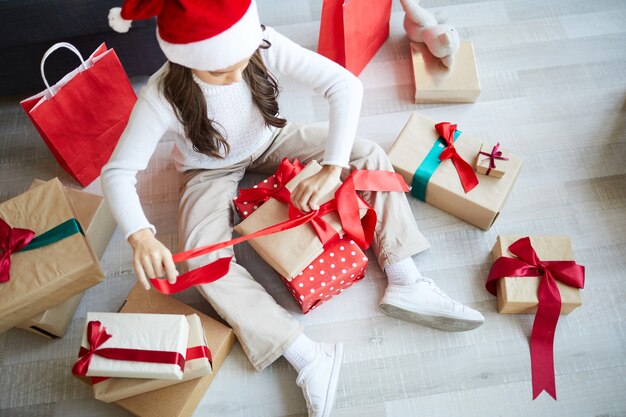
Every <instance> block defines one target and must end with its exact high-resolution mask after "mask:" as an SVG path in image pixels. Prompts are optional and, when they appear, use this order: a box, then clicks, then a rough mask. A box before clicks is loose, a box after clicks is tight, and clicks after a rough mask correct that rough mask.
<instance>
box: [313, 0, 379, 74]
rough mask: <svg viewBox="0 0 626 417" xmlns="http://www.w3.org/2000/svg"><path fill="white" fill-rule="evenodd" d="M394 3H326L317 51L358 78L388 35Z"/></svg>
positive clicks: (354, 0)
mask: <svg viewBox="0 0 626 417" xmlns="http://www.w3.org/2000/svg"><path fill="white" fill-rule="evenodd" d="M390 17H391V0H324V3H323V4H322V21H321V24H320V38H319V43H318V46H317V52H318V53H319V54H321V55H324V56H325V57H327V58H329V59H332V60H333V61H335V62H336V63H338V64H340V65H342V66H343V67H345V68H346V69H347V70H349V71H350V72H352V73H353V74H354V75H359V74H360V73H361V71H362V70H363V68H365V65H367V63H368V62H369V61H370V59H372V57H373V56H374V55H375V54H376V51H378V49H379V48H380V47H381V46H382V44H383V43H384V42H385V40H386V39H387V37H388V36H389V18H390Z"/></svg>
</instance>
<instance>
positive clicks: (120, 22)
mask: <svg viewBox="0 0 626 417" xmlns="http://www.w3.org/2000/svg"><path fill="white" fill-rule="evenodd" d="M132 23H133V21H132V20H126V19H124V18H122V8H121V7H113V8H112V9H111V10H109V26H111V28H112V29H113V30H114V31H116V32H119V33H126V32H128V30H129V29H130V26H131V24H132Z"/></svg>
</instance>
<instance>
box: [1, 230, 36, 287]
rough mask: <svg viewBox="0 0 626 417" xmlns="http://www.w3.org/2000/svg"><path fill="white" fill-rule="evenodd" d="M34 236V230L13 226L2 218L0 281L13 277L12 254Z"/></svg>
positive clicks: (6, 280)
mask: <svg viewBox="0 0 626 417" xmlns="http://www.w3.org/2000/svg"><path fill="white" fill-rule="evenodd" d="M34 237H35V232H33V231H32V230H28V229H20V228H17V227H11V226H9V224H8V223H7V222H5V221H4V220H3V219H0V282H8V281H9V280H10V279H11V275H10V274H9V271H10V269H11V254H12V253H14V252H18V251H20V250H21V249H23V248H24V247H25V246H26V245H28V244H29V243H30V241H31V240H33V238H34Z"/></svg>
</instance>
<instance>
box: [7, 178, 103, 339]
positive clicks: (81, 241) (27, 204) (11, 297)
mask: <svg viewBox="0 0 626 417" xmlns="http://www.w3.org/2000/svg"><path fill="white" fill-rule="evenodd" d="M68 255H71V256H68ZM103 280H104V274H103V273H102V270H101V269H100V264H99V262H98V258H97V257H96V255H95V254H94V252H93V250H92V248H91V247H90V245H89V243H88V241H87V238H86V237H85V235H84V230H83V228H82V227H81V225H80V223H79V221H78V220H77V219H76V214H75V212H74V209H73V207H72V206H71V204H70V202H69V201H68V199H67V197H66V195H65V191H64V189H63V186H62V185H61V182H60V181H59V180H58V179H54V180H51V181H48V182H46V183H45V184H43V185H41V186H39V187H36V188H34V189H32V190H29V191H27V192H25V193H23V194H20V195H18V196H17V197H14V198H12V199H10V200H8V201H5V202H4V203H1V204H0V332H3V331H5V330H7V329H9V328H11V327H13V326H16V325H19V324H20V323H22V322H24V321H25V320H28V319H30V318H32V317H35V316H36V315H37V314H39V313H41V312H43V311H45V310H47V309H49V308H51V307H54V306H56V305H58V304H59V303H62V302H64V301H66V300H68V299H70V298H71V297H73V296H75V295H76V294H80V293H82V292H83V291H85V290H86V289H87V288H89V287H92V286H94V285H96V284H98V283H99V282H101V281H103Z"/></svg>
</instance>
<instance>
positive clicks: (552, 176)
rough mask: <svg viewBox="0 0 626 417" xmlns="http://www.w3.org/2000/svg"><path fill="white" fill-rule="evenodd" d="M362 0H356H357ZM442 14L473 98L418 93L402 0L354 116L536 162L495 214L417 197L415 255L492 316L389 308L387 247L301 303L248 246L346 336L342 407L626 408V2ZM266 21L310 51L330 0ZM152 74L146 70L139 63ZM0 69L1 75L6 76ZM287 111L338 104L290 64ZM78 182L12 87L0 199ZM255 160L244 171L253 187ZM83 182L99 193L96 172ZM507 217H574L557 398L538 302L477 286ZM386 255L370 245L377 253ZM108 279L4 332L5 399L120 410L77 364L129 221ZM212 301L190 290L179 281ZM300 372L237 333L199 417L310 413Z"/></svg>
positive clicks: (117, 279) (119, 266)
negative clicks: (582, 271)
mask: <svg viewBox="0 0 626 417" xmlns="http://www.w3.org/2000/svg"><path fill="white" fill-rule="evenodd" d="M353 1H355V0H353ZM423 4H424V5H425V6H427V7H439V8H441V9H444V10H446V11H447V12H448V14H449V15H450V16H451V18H452V21H453V23H454V24H455V25H456V27H457V28H458V30H459V32H460V33H461V35H462V38H463V39H470V40H472V41H473V42H474V48H475V50H476V58H477V62H478V67H479V73H480V77H481V83H482V87H483V92H482V95H481V97H480V99H479V101H478V102H477V103H475V104H469V105H428V106H424V105H421V106H418V105H415V104H413V103H412V101H411V97H412V94H413V87H412V82H411V78H410V62H409V48H408V44H407V39H406V37H405V36H404V35H403V31H402V17H403V14H402V12H401V9H400V7H399V3H398V1H395V0H394V12H393V14H392V20H391V36H390V38H389V39H388V40H387V42H386V43H385V45H384V46H383V48H382V49H381V50H380V51H379V53H378V54H377V55H376V56H375V58H374V59H373V61H372V62H371V63H370V64H369V66H368V67H367V68H366V69H365V70H364V71H363V73H362V75H361V76H360V78H361V80H362V81H363V83H364V85H365V98H364V104H363V110H362V117H361V123H360V127H359V132H360V134H361V135H362V136H364V137H367V138H371V139H374V140H376V141H378V142H379V143H381V144H382V145H383V146H384V147H386V148H388V147H389V145H390V144H391V143H392V142H393V140H394V138H395V137H396V135H397V134H398V133H399V131H400V129H401V128H402V126H403V124H404V122H405V121H406V119H407V117H408V114H409V112H410V111H412V110H419V111H421V112H423V113H425V114H426V115H429V116H431V117H432V118H434V119H437V120H450V121H454V122H456V123H458V124H459V125H460V126H461V128H462V129H463V130H465V131H466V132H472V133H474V134H476V135H482V136H484V137H486V138H488V139H490V140H491V141H494V142H495V141H500V142H501V143H502V144H503V145H504V146H506V147H508V148H511V149H513V150H515V151H516V153H517V154H519V155H521V156H522V157H523V158H524V160H525V166H524V169H523V172H522V174H521V176H520V178H519V181H518V182H517V186H516V187H515V189H514V190H513V192H512V194H511V197H510V199H509V202H508V204H507V206H506V207H505V210H504V211H503V212H502V214H501V216H500V218H499V219H498V221H497V223H496V224H495V225H494V226H493V227H492V229H491V230H490V231H488V232H484V231H481V230H477V229H476V228H474V227H472V226H470V225H468V224H466V223H463V222H461V221H459V220H457V219H456V218H454V217H452V216H450V215H448V214H446V213H444V212H441V211H439V210H437V209H435V208H433V207H430V206H427V205H425V204H423V203H421V202H418V201H416V200H414V199H411V206H412V209H413V212H414V214H415V218H416V220H417V221H418V224H419V225H420V227H421V228H422V230H423V231H424V233H425V234H426V236H427V237H428V238H429V239H430V241H431V243H432V246H433V247H432V249H431V250H429V251H428V252H427V253H425V254H423V255H420V256H418V257H416V258H415V262H416V263H417V265H418V267H419V268H420V269H421V270H422V271H423V272H424V273H425V274H427V275H428V276H430V277H432V278H434V279H435V280H436V282H437V283H438V284H439V285H440V286H441V287H442V288H443V289H444V290H445V291H446V292H447V293H448V294H450V295H451V296H453V297H455V298H457V299H459V300H460V301H462V302H464V303H467V304H469V305H470V306H472V307H474V308H476V309H478V310H480V311H481V312H482V313H483V314H484V315H485V318H486V323H485V325H484V326H482V327H481V328H479V329H478V330H475V331H472V332H468V333H460V334H453V333H445V332H440V331H435V330H431V329H427V328H423V327H419V326H415V325H410V324H407V323H404V322H400V321H397V320H394V319H391V318H388V317H386V316H384V315H383V314H381V312H380V311H379V310H378V309H377V302H378V300H379V298H380V297H381V295H382V293H383V290H384V288H385V279H384V276H383V274H382V272H381V270H380V268H379V267H378V265H376V264H375V262H374V263H372V264H370V266H369V268H368V271H367V275H366V278H365V279H364V280H363V281H362V282H361V283H359V284H357V285H355V286H354V287H352V288H351V289H350V290H348V291H346V292H345V293H344V294H342V295H341V296H340V297H337V298H335V299H333V300H331V301H330V302H328V303H327V304H326V305H324V306H323V307H321V308H319V309H318V310H316V311H314V312H313V313H311V314H308V315H306V316H303V315H301V314H298V312H297V308H296V307H297V306H296V304H295V302H294V301H293V300H292V299H291V296H290V294H289V293H288V292H287V290H286V289H285V288H284V287H283V285H282V283H281V282H280V281H279V280H278V279H277V277H276V275H275V274H274V273H273V272H272V271H271V270H270V269H269V268H268V267H266V266H264V265H263V264H262V263H261V262H260V261H259V259H258V258H257V256H256V255H255V254H254V253H253V251H252V250H251V249H250V247H248V246H245V247H241V248H239V249H238V258H239V259H240V260H241V262H242V263H244V264H245V265H246V266H247V267H249V268H250V269H251V270H252V271H254V275H255V276H256V277H257V278H258V280H259V281H260V282H261V283H262V284H263V285H264V286H265V287H266V288H267V290H268V292H269V293H270V294H272V295H273V296H274V297H275V298H276V300H277V301H278V302H279V303H280V304H281V305H283V306H284V307H285V308H287V309H288V310H289V311H291V312H293V314H294V315H295V317H296V318H297V319H298V320H300V321H301V322H302V323H303V324H304V325H306V333H307V334H308V335H309V336H310V337H312V338H313V339H316V340H326V341H342V342H344V343H345V344H346V354H345V362H344V365H343V369H342V375H341V380H340V383H339V390H338V396H337V404H336V411H335V413H334V414H333V415H334V416H336V417H349V416H350V417H381V416H387V417H409V416H428V417H433V416H435V417H437V416H446V417H448V416H449V417H457V416H463V417H466V416H467V417H470V416H476V417H485V416H507V417H508V416H520V417H521V416H523V417H527V416H626V394H625V393H626V324H625V322H624V319H625V317H626V274H625V272H624V271H626V163H625V160H626V134H625V133H624V131H625V129H626V102H625V96H626V25H624V21H626V2H624V0H591V1H590V0H510V1H509V0H505V1H476V0H439V1H437V2H435V1H433V0H424V1H423ZM259 9H260V14H261V17H262V21H263V22H264V23H266V24H268V25H272V26H274V27H276V28H277V29H278V30H279V31H281V32H282V33H284V34H285V35H287V36H289V37H291V38H292V39H294V40H295V41H296V42H299V43H301V44H303V45H304V46H306V47H308V48H311V49H314V48H315V46H316V43H317V36H318V30H319V18H320V10H321V1H320V0H277V1H269V0H259ZM133 81H134V85H135V86H136V87H137V88H139V87H141V85H142V84H143V83H144V82H145V79H137V80H133ZM3 82H6V80H4V81H3ZM281 83H282V86H283V94H282V98H281V111H282V113H283V115H285V116H287V118H288V119H289V120H291V121H294V122H306V123H317V122H324V121H325V120H327V118H328V117H327V105H326V103H325V101H324V99H323V98H322V97H318V96H315V95H314V93H312V92H311V91H309V90H308V89H307V88H306V87H305V86H302V85H299V84H296V83H294V82H292V81H290V80H287V79H284V80H281ZM171 146H172V141H171V139H168V138H164V140H163V142H162V143H161V144H160V145H159V147H158V149H157V152H156V154H155V156H154V157H153V159H152V161H151V163H150V166H149V168H148V169H147V170H146V171H145V172H143V173H141V174H140V176H139V184H138V188H139V191H140V195H141V199H142V202H143V203H144V206H145V209H146V212H147V215H148V217H149V218H150V219H151V220H152V221H153V222H154V223H155V224H156V227H157V229H158V231H159V237H160V239H162V240H163V241H164V243H165V244H166V245H168V246H169V247H172V248H175V247H176V224H175V221H174V220H173V219H175V218H176V210H177V197H178V186H179V183H180V179H181V178H180V175H179V174H177V173H176V171H175V170H174V166H173V164H172V162H171V160H170V158H169V150H170V148H171ZM54 176H59V177H60V178H61V179H62V181H63V182H64V183H65V184H68V185H70V186H73V187H78V184H76V183H75V182H73V181H72V179H71V178H70V177H69V176H68V175H67V174H65V173H64V172H63V171H62V170H61V169H60V168H59V167H58V166H57V164H56V163H55V161H54V159H53V157H52V155H51V154H50V152H49V151H48V149H47V148H46V146H45V145H44V144H43V142H42V140H41V139H40V138H39V136H38V135H37V132H36V131H35V129H34V128H33V127H32V126H31V124H30V123H29V121H28V119H27V118H26V117H25V116H24V114H22V111H21V109H20V108H19V106H18V105H17V103H16V102H15V101H13V102H9V101H7V100H4V101H3V102H2V103H1V104H0V200H5V199H8V198H10V197H12V196H14V195H17V194H18V193H20V192H22V191H23V190H25V189H26V188H27V186H28V185H29V184H30V182H31V181H32V180H33V179H34V178H43V179H49V178H52V177H54ZM255 180H259V178H258V177H253V176H248V177H246V178H245V179H244V183H243V184H244V185H248V186H249V185H251V184H252V183H253V182H254V181H255ZM87 190H89V191H93V192H100V185H99V183H98V182H95V183H94V184H92V185H90V186H89V187H88V188H87ZM499 233H520V234H568V235H570V236H571V237H572V240H573V244H574V249H575V255H576V259H577V260H578V261H579V262H580V263H582V264H584V265H586V267H587V286H586V288H585V290H584V292H583V298H584V306H583V307H582V308H580V309H578V310H576V311H575V312H573V313H572V314H571V315H569V316H565V317H562V318H561V320H560V321H559V326H558V330H557V334H556V343H555V362H556V373H557V377H556V381H557V391H558V396H559V400H558V401H554V400H552V399H551V398H549V397H548V396H547V395H545V394H543V395H542V396H541V397H540V398H538V399H537V400H536V401H531V383H530V362H529V354H528V336H529V334H530V329H531V326H532V320H533V317H532V316H529V315H513V316H509V315H498V314H497V313H496V311H495V307H496V303H495V300H494V298H493V297H492V296H491V295H490V294H489V293H487V291H486V290H485V289H484V282H485V278H486V274H487V271H488V269H489V267H490V261H489V260H490V255H489V251H490V248H491V246H492V245H493V243H494V241H495V238H496V236H497V235H498V234H499ZM372 259H373V258H372ZM102 263H103V267H104V270H105V272H106V275H107V280H106V282H104V283H102V284H100V285H99V286H97V287H95V288H92V289H90V290H89V291H87V293H86V295H85V297H84V298H83V301H82V303H81V305H80V308H79V310H78V313H77V315H76V317H75V319H74V321H73V322H72V325H71V329H70V330H69V332H68V334H67V336H66V337H65V338H63V339H61V340H58V341H54V342H49V341H47V340H44V339H42V338H39V337H37V336H34V335H31V334H29V333H26V332H22V331H19V330H11V331H8V332H6V333H4V334H0V393H1V394H0V416H11V417H16V416H29V417H31V416H42V417H43V416H46V417H47V416H63V417H78V416H91V417H105V416H106V417H116V416H125V415H127V414H126V413H125V412H123V411H121V410H119V409H117V408H116V407H115V406H113V405H107V404H102V403H99V402H97V401H95V400H93V399H91V398H90V390H89V389H88V388H87V387H85V386H84V385H83V384H81V383H80V382H78V381H77V380H75V379H74V378H72V376H71V375H70V366H71V364H72V362H73V360H74V357H75V355H76V351H77V347H78V344H79V334H80V331H81V328H82V325H83V322H84V317H85V313H86V312H87V311H114V310H116V309H117V308H118V307H119V306H120V304H121V302H122V301H123V299H124V296H125V294H126V293H127V292H128V290H129V289H130V288H131V286H132V285H133V282H134V276H133V272H132V266H131V252H130V249H129V247H128V245H127V244H126V243H125V242H124V241H123V239H122V236H121V235H120V234H119V231H117V232H116V234H115V235H114V237H113V240H112V241H111V243H110V245H109V246H108V248H107V251H106V253H105V255H104V258H103V261H102ZM178 298H180V299H181V300H183V301H185V302H187V303H189V304H191V305H193V306H194V307H197V308H199V309H200V310H202V311H207V312H210V311H211V310H210V307H209V306H208V305H207V303H206V302H205V301H204V300H203V299H202V298H201V296H200V295H199V294H198V293H197V292H196V291H195V290H189V291H187V292H185V293H183V294H180V295H179V296H178ZM295 378H296V374H295V372H294V371H293V370H292V369H291V368H290V366H289V365H288V363H287V362H286V361H284V360H283V359H280V360H278V361H277V362H276V363H274V364H273V365H272V366H270V367H269V368H268V369H267V370H265V371H263V372H262V373H256V372H254V370H253V369H252V367H251V365H250V364H249V363H248V362H247V360H246V358H245V357H244V355H243V352H242V350H241V347H240V346H239V345H237V346H236V347H235V348H234V350H233V352H232V354H231V355H230V356H229V358H228V360H227V361H226V363H225V364H224V366H223V368H222V370H221V371H220V373H219V375H218V376H217V378H216V379H215V381H214V383H213V384H212V386H211V388H210V389H209V391H208V392H207V394H206V396H205V397H204V399H203V401H202V403H201V405H200V406H199V408H198V409H197V412H196V414H195V415H196V416H207V417H208V416H214V417H235V416H237V417H248V416H290V417H293V416H302V415H304V413H305V411H306V407H305V404H304V400H303V398H302V395H301V392H300V390H299V389H298V388H297V387H296V385H295V382H294V380H295Z"/></svg>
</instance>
